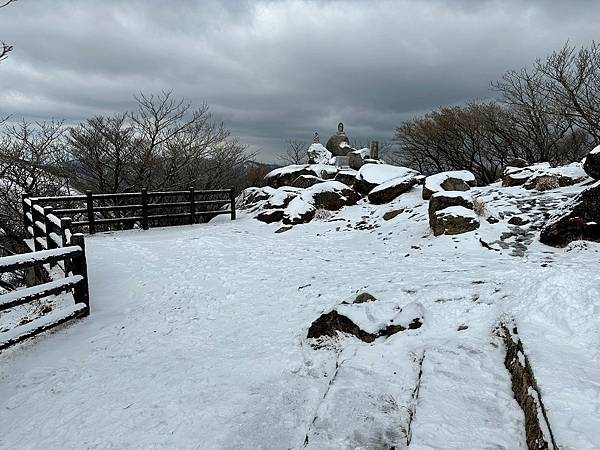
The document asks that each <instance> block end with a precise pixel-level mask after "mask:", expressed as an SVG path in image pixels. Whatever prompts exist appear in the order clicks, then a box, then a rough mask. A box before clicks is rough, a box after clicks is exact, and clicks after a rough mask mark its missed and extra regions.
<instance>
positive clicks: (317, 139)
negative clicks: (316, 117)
mask: <svg viewBox="0 0 600 450" xmlns="http://www.w3.org/2000/svg"><path fill="white" fill-rule="evenodd" d="M319 142H320V141H319V133H317V132H316V131H315V136H314V137H313V144H318V143H319Z"/></svg>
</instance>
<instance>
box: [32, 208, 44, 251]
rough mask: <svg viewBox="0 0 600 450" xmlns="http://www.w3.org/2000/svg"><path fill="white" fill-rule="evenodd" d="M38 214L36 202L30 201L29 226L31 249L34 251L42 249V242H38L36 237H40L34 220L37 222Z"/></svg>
mask: <svg viewBox="0 0 600 450" xmlns="http://www.w3.org/2000/svg"><path fill="white" fill-rule="evenodd" d="M38 214H39V213H38V211H37V209H36V203H35V202H34V201H33V200H32V201H31V228H33V250H34V251H36V252H38V251H40V250H43V248H42V244H40V243H39V242H38V239H37V238H38V237H40V234H39V233H38V228H37V226H36V225H35V222H37V220H36V218H37V216H38Z"/></svg>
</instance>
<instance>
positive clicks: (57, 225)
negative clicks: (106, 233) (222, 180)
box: [22, 188, 236, 251]
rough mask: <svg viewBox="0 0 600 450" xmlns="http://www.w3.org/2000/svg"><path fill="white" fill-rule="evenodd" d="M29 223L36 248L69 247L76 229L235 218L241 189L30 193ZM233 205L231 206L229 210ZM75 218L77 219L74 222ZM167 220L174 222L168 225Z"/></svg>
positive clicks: (29, 236) (28, 230)
mask: <svg viewBox="0 0 600 450" xmlns="http://www.w3.org/2000/svg"><path fill="white" fill-rule="evenodd" d="M22 203H23V222H24V225H25V226H24V228H25V231H26V236H27V239H26V242H27V243H28V244H30V247H31V249H32V250H36V251H37V250H42V249H52V248H58V247H64V246H66V245H69V239H70V235H71V230H72V229H75V228H78V229H80V230H81V229H82V228H84V227H87V231H88V232H89V233H90V234H94V233H95V232H96V231H97V228H98V226H106V228H108V229H111V226H112V225H120V226H122V225H125V224H129V225H133V224H135V223H136V222H137V223H139V224H140V225H141V227H142V228H143V229H144V230H147V229H148V228H150V226H151V225H153V226H157V225H158V224H160V225H161V226H164V225H169V224H173V222H175V224H182V223H189V224H194V223H197V222H198V220H199V218H201V217H207V218H212V217H214V216H216V215H219V214H230V215H231V220H235V217H236V212H235V192H234V190H233V188H231V189H212V190H199V191H196V190H195V189H194V188H190V189H189V190H187V191H165V192H149V191H147V190H146V189H143V190H142V191H141V192H125V193H118V194H93V193H92V192H91V191H87V193H86V195H71V196H58V197H29V196H28V194H23V199H22ZM51 205H53V206H51ZM227 205H229V209H223V208H225V207H226V206H227ZM71 217H74V218H75V220H73V219H72V218H71ZM165 219H166V220H169V222H171V223H165Z"/></svg>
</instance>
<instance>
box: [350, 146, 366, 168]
mask: <svg viewBox="0 0 600 450" xmlns="http://www.w3.org/2000/svg"><path fill="white" fill-rule="evenodd" d="M364 150H367V152H365V151H364ZM368 157H369V153H368V149H363V150H353V151H351V152H349V153H348V164H349V165H350V168H352V169H354V170H359V169H360V168H361V167H362V166H363V164H364V160H365V159H366V158H368Z"/></svg>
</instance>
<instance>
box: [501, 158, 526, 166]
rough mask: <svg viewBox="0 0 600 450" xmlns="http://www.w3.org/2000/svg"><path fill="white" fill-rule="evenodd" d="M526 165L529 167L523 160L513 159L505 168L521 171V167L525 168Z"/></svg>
mask: <svg viewBox="0 0 600 450" xmlns="http://www.w3.org/2000/svg"><path fill="white" fill-rule="evenodd" d="M528 165H529V163H528V162H527V160H525V159H523V158H515V159H513V160H511V161H509V162H508V164H507V165H506V166H507V167H518V168H520V169H522V168H523V167H527V166H528Z"/></svg>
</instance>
